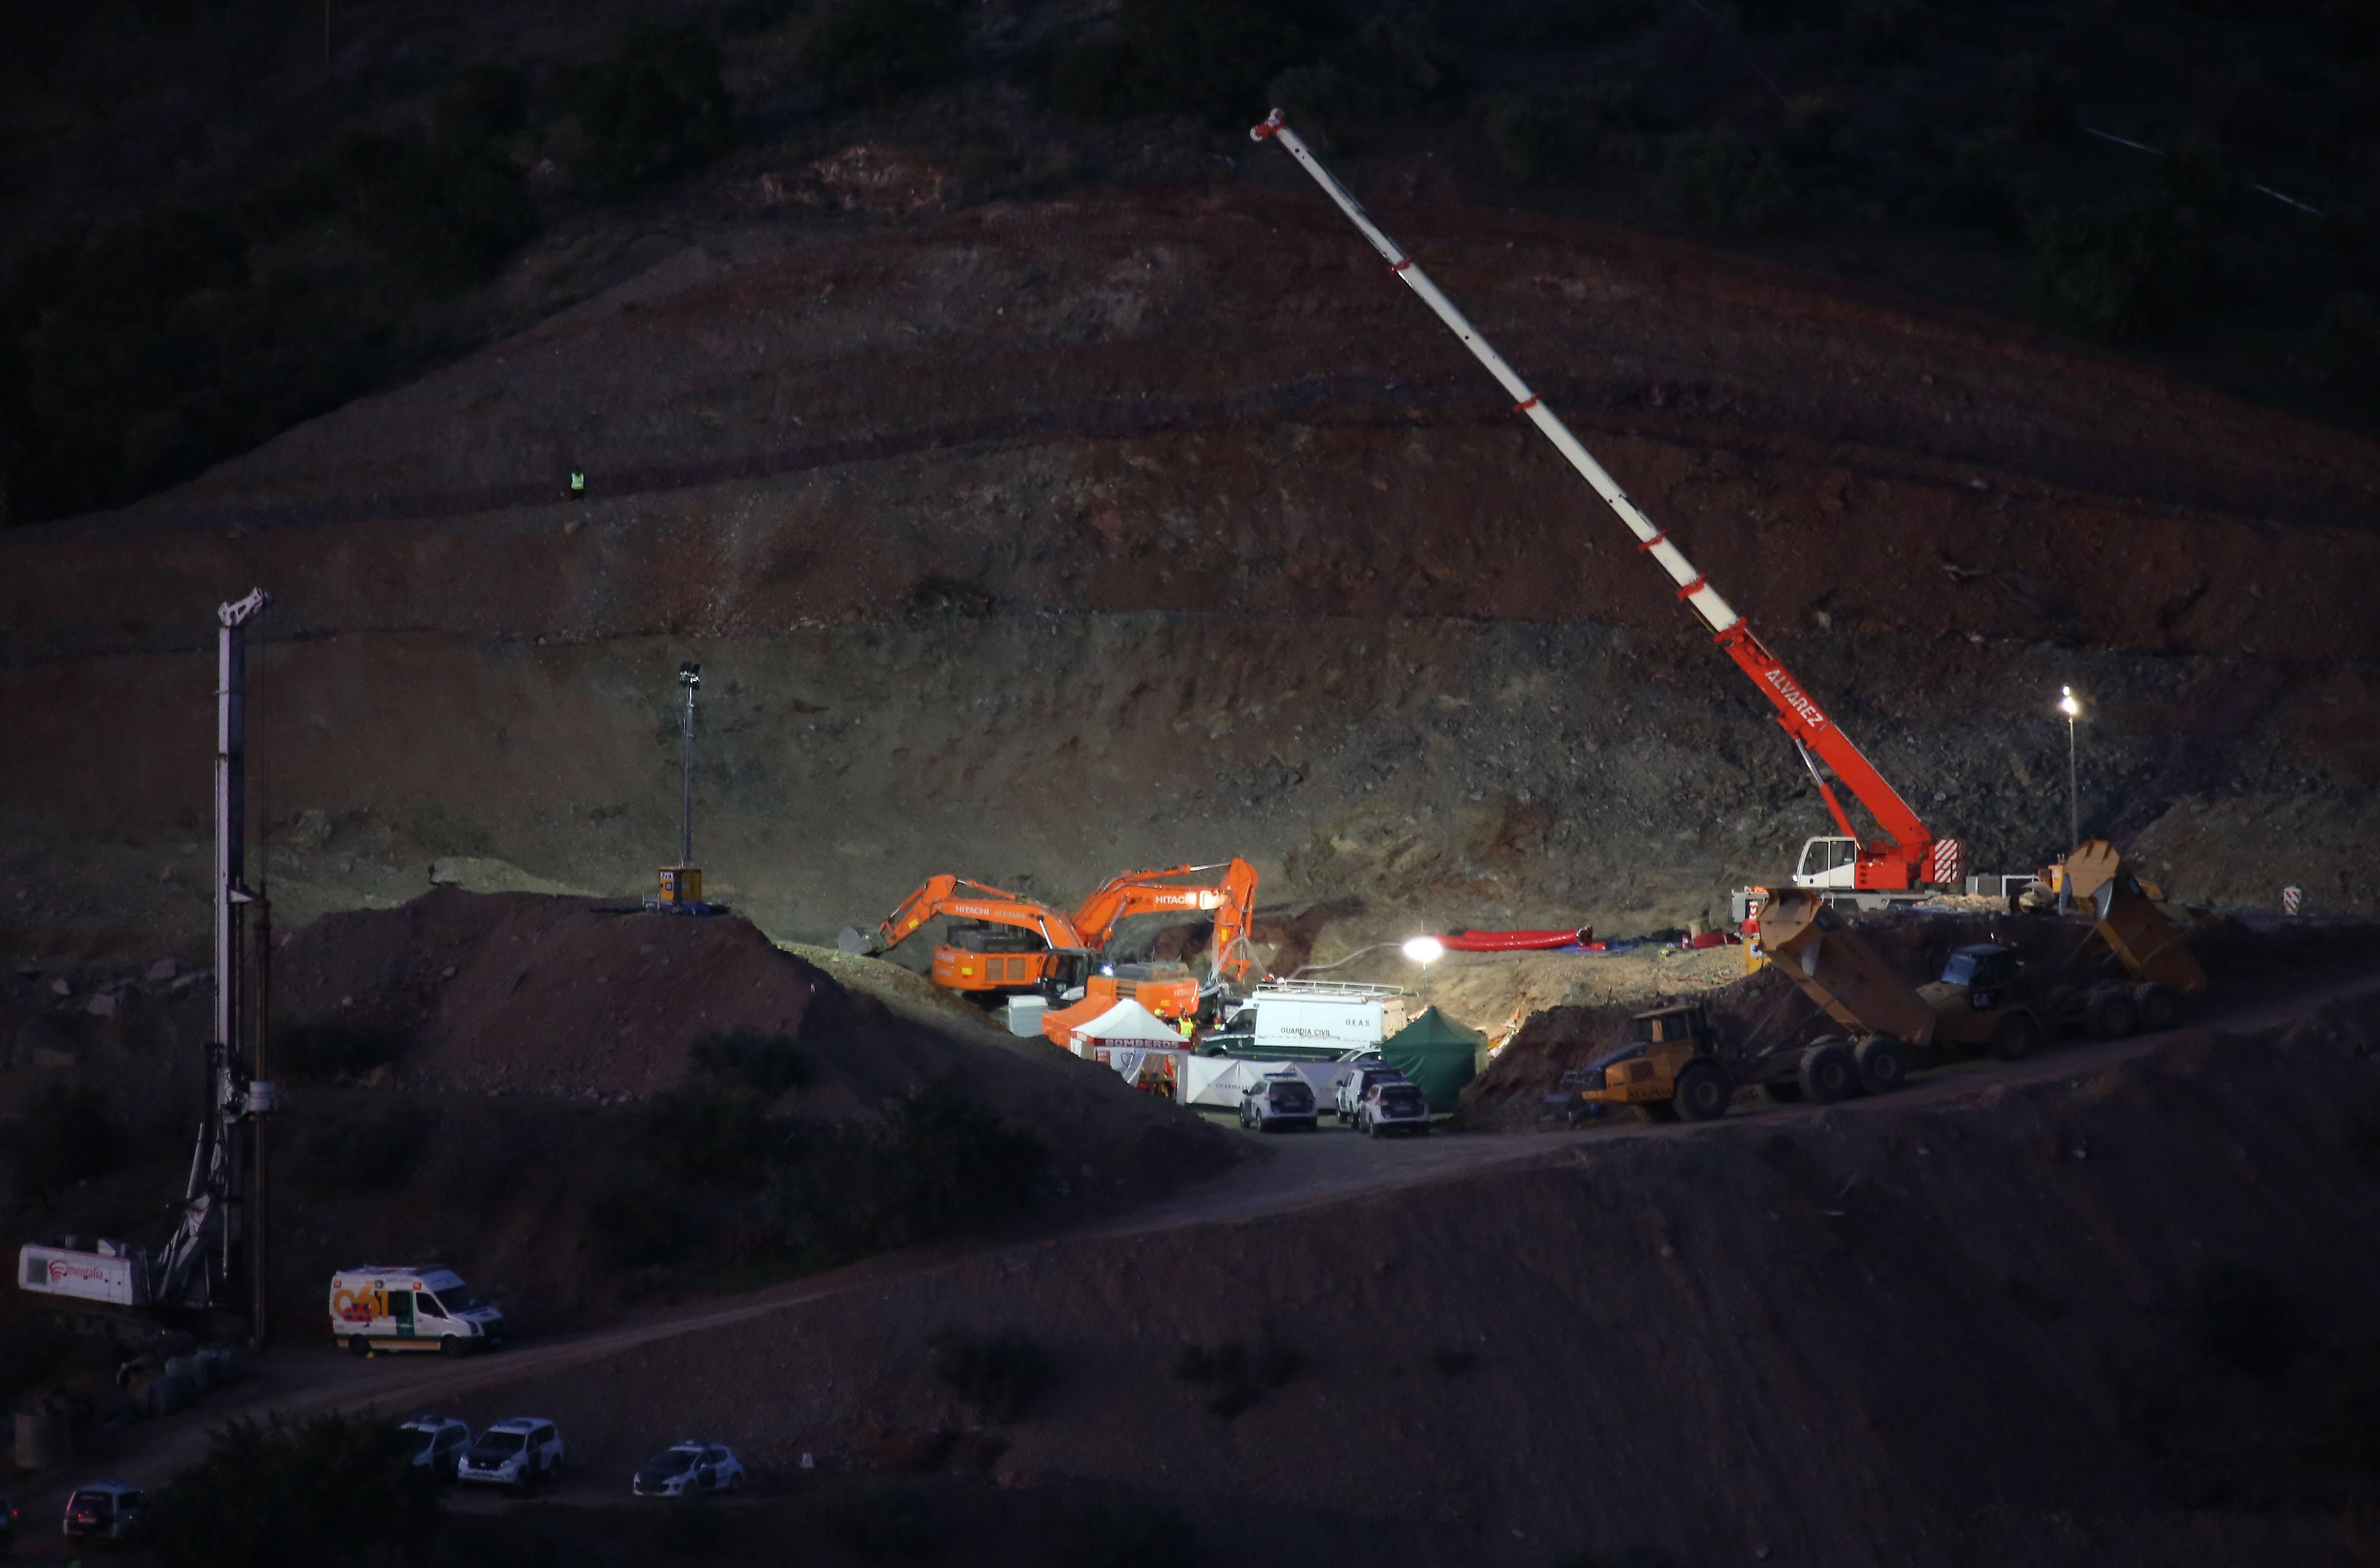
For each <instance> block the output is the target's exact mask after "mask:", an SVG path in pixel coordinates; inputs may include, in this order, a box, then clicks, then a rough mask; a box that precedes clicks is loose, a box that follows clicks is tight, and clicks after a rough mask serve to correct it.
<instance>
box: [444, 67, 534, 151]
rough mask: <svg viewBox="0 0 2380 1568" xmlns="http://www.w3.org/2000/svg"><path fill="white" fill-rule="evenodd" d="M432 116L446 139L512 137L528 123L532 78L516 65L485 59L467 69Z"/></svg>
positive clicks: (468, 140) (466, 140)
mask: <svg viewBox="0 0 2380 1568" xmlns="http://www.w3.org/2000/svg"><path fill="white" fill-rule="evenodd" d="M431 125H432V126H433V128H435V129H436V131H437V134H438V138H439V140H442V141H446V142H451V143H454V144H456V145H467V144H468V143H471V142H476V141H486V140H491V139H492V138H495V137H499V136H512V135H514V134H516V133H517V132H518V131H520V130H522V129H523V128H526V127H527V126H528V77H526V76H524V75H522V74H521V72H520V71H519V70H518V69H516V68H515V67H511V66H507V65H503V64H500V63H498V62H495V61H482V62H480V64H478V65H476V66H472V67H468V68H467V69H466V70H465V71H464V72H463V77H462V79H461V80H460V81H458V82H456V83H455V86H454V87H452V88H450V89H449V90H448V91H446V92H445V93H444V94H443V96H441V97H440V99H439V100H438V103H437V106H436V107H435V108H433V109H432V110H431Z"/></svg>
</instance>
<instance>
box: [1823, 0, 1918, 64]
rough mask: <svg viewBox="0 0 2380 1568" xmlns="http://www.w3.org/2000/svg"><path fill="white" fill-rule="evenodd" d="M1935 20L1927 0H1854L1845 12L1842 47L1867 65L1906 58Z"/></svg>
mask: <svg viewBox="0 0 2380 1568" xmlns="http://www.w3.org/2000/svg"><path fill="white" fill-rule="evenodd" d="M1932 20H1933V18H1932V17H1931V16H1929V15H1928V8H1927V6H1926V5H1925V0H1852V3H1851V8H1850V9H1849V10H1847V11H1845V12H1844V13H1843V48H1844V51H1845V52H1846V53H1848V54H1849V55H1851V57H1852V59H1854V60H1857V61H1859V62H1861V63H1862V64H1864V65H1872V66H1876V65H1885V64H1888V63H1889V62H1891V61H1894V60H1902V59H1906V58H1908V57H1909V56H1910V55H1912V54H1913V53H1915V52H1916V49H1917V44H1918V42H1919V40H1920V39H1921V38H1922V37H1923V36H1924V35H1925V30H1926V27H1927V24H1928V23H1929V22H1931V21H1932Z"/></svg>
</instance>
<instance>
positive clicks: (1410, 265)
mask: <svg viewBox="0 0 2380 1568" xmlns="http://www.w3.org/2000/svg"><path fill="white" fill-rule="evenodd" d="M1248 135H1249V137H1250V138H1251V139H1253V140H1257V141H1262V140H1266V139H1267V138H1271V139H1273V140H1278V141H1279V142H1280V143H1281V146H1282V147H1283V148H1284V149H1286V150H1287V152H1289V155H1290V156H1291V157H1293V158H1295V159H1296V160H1297V162H1298V164H1299V165H1300V166H1301V167H1303V168H1304V169H1305V172H1306V173H1307V174H1309V175H1311V176H1314V183H1315V184H1317V185H1318V186H1320V187H1321V188H1322V189H1323V193H1324V194H1325V195H1327V196H1329V197H1330V200H1331V201H1333V202H1334V203H1336V204H1337V206H1338V208H1339V210H1340V211H1341V212H1342V213H1345V214H1346V215H1347V218H1348V221H1349V222H1351V223H1353V224H1354V225H1355V226H1356V228H1358V229H1360V230H1361V231H1362V232H1363V235H1364V237H1365V238H1366V240H1368V241H1370V242H1371V246H1372V249H1375V250H1377V251H1378V252H1379V253H1380V257H1381V259H1382V260H1383V261H1387V262H1388V263H1389V270H1390V272H1393V273H1396V274H1397V276H1399V277H1401V278H1403V280H1404V282H1405V286H1406V287H1408V288H1410V289H1412V290H1413V291H1414V293H1415V294H1416V295H1418V296H1420V298H1421V301H1422V303H1423V304H1425V305H1427V306H1428V307H1429V308H1430V310H1431V311H1432V312H1434V313H1435V314H1436V315H1437V317H1438V319H1439V321H1441V322H1445V323H1446V326H1447V329H1448V330H1449V331H1451V332H1452V333H1453V334H1454V335H1455V336H1456V337H1457V338H1458V339H1460V340H1461V341H1462V344H1463V347H1465V348H1467V349H1469V350H1470V351H1471V356H1472V358H1473V359H1477V360H1478V361H1479V363H1480V364H1481V365H1482V366H1484V367H1485V368H1486V369H1487V371H1488V374H1489V375H1491V376H1494V377H1495V378H1496V381H1497V383H1498V384H1500V385H1501V386H1502V387H1503V389H1504V390H1505V391H1506V392H1508V393H1510V394H1511V395H1512V411H1513V412H1514V413H1517V414H1524V415H1526V416H1527V417H1528V419H1529V422H1530V423H1532V424H1534V425H1536V427H1537V430H1538V432H1540V433H1541V434H1543V435H1544V436H1545V438H1546V439H1547V440H1548V441H1549V442H1551V443H1552V444H1553V445H1554V449H1555V450H1556V451H1558V452H1560V454H1561V455H1562V456H1563V458H1564V459H1565V460H1566V461H1568V462H1569V464H1570V466H1571V467H1572V468H1575V469H1576V470H1577V471H1578V474H1579V477H1580V478H1582V479H1584V480H1586V482H1587V483H1588V484H1589V485H1591V486H1593V487H1594V490H1595V492H1596V493H1597V495H1599V496H1601V497H1602V498H1603V502H1604V504H1606V505H1607V506H1609V507H1610V508H1611V510H1612V512H1613V514H1614V515H1615V516H1617V517H1619V518H1620V520H1621V522H1622V523H1624V524H1626V525H1627V527H1628V531H1629V532H1631V533H1633V534H1634V535H1635V536H1636V548H1637V549H1638V550H1639V551H1640V552H1642V553H1645V554H1646V555H1649V556H1651V557H1652V558H1653V560H1654V562H1655V563H1656V564H1657V565H1659V566H1660V568H1661V569H1662V570H1663V571H1664V572H1667V573H1668V574H1669V576H1670V581H1671V582H1673V583H1675V584H1676V585H1677V592H1678V599H1679V601H1680V602H1682V603H1683V604H1685V605H1687V606H1688V607H1689V608H1691V609H1692V610H1693V611H1694V614H1696V615H1697V616H1698V617H1700V618H1701V620H1702V623H1703V624H1704V625H1705V626H1707V627H1709V628H1710V631H1711V635H1712V636H1713V637H1714V638H1717V640H1718V644H1719V646H1720V647H1721V648H1723V649H1725V650H1727V653H1728V656H1729V657H1730V658H1731V659H1733V660H1734V661H1735V662H1736V664H1737V665H1738V666H1739V667H1740V668H1742V669H1743V672H1744V673H1745V674H1746V675H1750V676H1751V677H1752V679H1753V683H1754V684H1755V686H1757V687H1760V689H1761V693H1762V695H1764V696H1766V697H1767V699H1768V700H1769V701H1770V702H1771V703H1773V704H1774V705H1775V706H1776V709H1777V714H1778V722H1779V723H1781V724H1782V725H1784V727H1785V732H1786V733H1787V734H1788V735H1791V736H1793V738H1794V739H1796V740H1797V741H1800V742H1802V743H1803V745H1804V746H1806V747H1807V748H1809V749H1810V750H1811V751H1814V752H1815V753H1816V754H1817V755H1818V756H1819V757H1821V758H1823V759H1824V760H1826V763H1827V765H1828V767H1830V768H1832V769H1833V770H1834V772H1835V776H1836V777H1838V778H1840V780H1842V782H1843V784H1845V785H1846V786H1847V787H1849V788H1850V790H1851V792H1852V794H1853V795H1854V796H1858V798H1859V801H1860V803H1861V804H1862V805H1864V806H1865V807H1866V808H1868V810H1869V811H1870V812H1872V813H1874V815H1875V817H1876V821H1877V823H1878V824H1879V825H1880V826H1882V827H1883V829H1884V831H1885V832H1886V833H1888V835H1890V837H1891V839H1892V848H1891V854H1892V857H1893V858H1895V859H1900V860H1905V861H1907V862H1909V863H1910V864H1911V865H1912V866H1913V867H1914V868H1916V869H1920V870H1921V871H1922V870H1923V869H1925V866H1926V862H1927V861H1928V860H1929V858H1930V859H1932V860H1933V861H1935V862H1936V864H1935V866H1934V868H1933V869H1935V870H1936V871H1937V872H1938V871H1940V870H1941V869H1943V867H1944V865H1945V864H1949V863H1952V862H1955V861H1956V860H1957V859H1958V858H1959V855H1958V850H1957V846H1956V841H1951V840H1945V841H1942V844H1941V845H1937V842H1936V840H1935V838H1934V835H1933V834H1932V833H1928V832H1927V831H1926V829H1925V824H1924V823H1923V822H1921V821H1919V820H1917V814H1916V813H1915V812H1914V811H1913V810H1911V809H1910V808H1909V805H1908V803H1907V802H1906V801H1904V800H1902V799H1901V798H1900V794H1899V793H1898V792H1897V791H1895V790H1894V789H1893V787H1892V786H1891V785H1890V784H1887V783H1885V782H1884V775H1883V774H1881V773H1879V772H1876V767H1875V764H1873V763H1871V762H1870V761H1868V760H1867V759H1866V758H1865V757H1864V756H1863V755H1862V754H1861V752H1860V749H1859V748H1857V747H1856V746H1853V745H1852V743H1851V741H1850V740H1849V739H1848V738H1847V737H1846V736H1845V735H1843V733H1842V731H1841V730H1840V729H1838V728H1836V727H1835V725H1834V723H1833V722H1832V721H1831V720H1829V719H1828V717H1827V715H1826V713H1825V711H1823V710H1821V709H1820V708H1819V707H1818V705H1817V703H1816V702H1815V701H1813V700H1812V699H1811V698H1810V696H1809V694H1808V692H1806V691H1805V690H1803V687H1802V686H1801V684H1800V683H1799V682H1797V681H1795V680H1794V679H1793V678H1792V676H1791V675H1788V674H1787V673H1786V670H1785V666H1784V665H1783V664H1782V663H1781V662H1779V660H1778V658H1777V656H1776V655H1775V654H1774V653H1771V652H1770V651H1769V650H1767V648H1766V647H1765V646H1763V645H1762V643H1761V642H1760V640H1759V638H1755V637H1754V636H1753V635H1752V631H1751V628H1750V627H1748V626H1745V625H1744V624H1743V616H1741V615H1739V614H1736V612H1735V607H1734V606H1733V605H1731V604H1730V603H1729V602H1727V601H1726V599H1725V598H1723V597H1721V595H1720V594H1719V591H1718V590H1717V589H1715V588H1713V587H1712V586H1711V585H1710V581H1709V579H1708V578H1706V577H1704V576H1703V575H1702V574H1701V573H1700V572H1698V571H1696V570H1695V569H1694V563H1693V562H1691V561H1689V560H1687V559H1686V556H1685V553H1684V552H1683V551H1682V550H1680V549H1679V548H1678V546H1677V545H1676V543H1675V542H1674V541H1671V540H1670V536H1669V535H1668V534H1667V533H1666V532H1664V531H1663V530H1662V529H1660V528H1658V527H1657V526H1656V525H1655V524H1654V522H1653V520H1652V519H1651V518H1650V517H1646V516H1645V514H1644V512H1643V511H1642V510H1641V509H1640V508H1638V506H1637V505H1636V504H1635V503H1634V502H1633V501H1631V500H1629V499H1628V494H1627V492H1625V491H1623V490H1621V488H1620V481H1619V480H1615V479H1613V478H1612V477H1611V475H1610V474H1609V472H1608V471H1606V470H1605V468H1604V467H1603V465H1602V464H1600V463H1598V462H1597V461H1596V460H1595V456H1594V455H1593V454H1592V453H1590V452H1588V451H1587V449H1586V447H1585V445H1584V444H1581V443H1580V441H1579V439H1578V437H1577V436H1575V435H1573V433H1572V432H1571V429H1570V427H1569V426H1568V425H1566V424H1564V423H1563V422H1562V421H1561V419H1560V416H1559V415H1557V414H1555V413H1554V411H1553V410H1552V409H1550V408H1548V407H1546V406H1545V404H1544V403H1543V402H1541V401H1540V400H1539V399H1538V397H1537V395H1536V393H1535V392H1532V391H1531V390H1529V384H1528V383H1526V382H1524V381H1523V380H1522V379H1521V378H1520V376H1519V375H1518V374H1517V373H1515V372H1514V371H1513V370H1512V366H1510V365H1508V364H1506V363H1505V362H1504V358H1503V356H1502V355H1500V354H1499V353H1497V352H1496V350H1495V348H1494V347H1493V346H1490V345H1489V344H1488V340H1487V338H1485V337H1484V336H1482V335H1481V334H1480V333H1479V329H1478V328H1476V327H1475V326H1473V325H1472V324H1471V322H1470V320H1469V318H1467V317H1465V316H1464V315H1463V312H1462V311H1461V310H1457V309H1456V308H1455V305H1454V302H1453V301H1452V300H1451V299H1449V298H1447V297H1446V296H1445V295H1444V294H1443V293H1441V292H1439V286H1438V285H1437V284H1435V283H1433V282H1432V281H1430V277H1429V274H1428V273H1425V272H1424V271H1422V269H1421V268H1420V266H1418V265H1417V264H1416V263H1415V261H1414V260H1413V258H1412V257H1410V256H1408V255H1406V254H1405V253H1404V251H1403V249H1401V248H1400V247H1399V246H1398V244H1397V242H1396V241H1395V240H1393V239H1391V238H1390V237H1389V236H1388V233H1387V231H1386V230H1384V229H1382V228H1381V227H1380V225H1378V224H1376V223H1374V222H1373V221H1372V216H1371V214H1370V213H1366V212H1365V211H1364V208H1363V205H1362V204H1361V203H1360V202H1358V201H1356V200H1355V198H1354V196H1352V195H1350V194H1349V193H1348V190H1347V188H1346V187H1344V186H1342V185H1341V184H1340V183H1339V181H1338V180H1337V179H1336V178H1335V177H1333V176H1332V175H1331V173H1330V170H1328V169H1326V168H1324V167H1323V166H1322V164H1321V163H1320V162H1319V161H1318V160H1317V159H1316V157H1315V156H1314V154H1313V152H1311V151H1310V150H1309V149H1308V148H1307V147H1306V145H1305V142H1304V141H1303V140H1300V139H1299V137H1298V135H1297V133H1296V132H1295V131H1293V130H1292V129H1290V128H1289V127H1288V126H1287V125H1286V124H1285V123H1283V121H1282V117H1281V111H1280V110H1279V109H1275V110H1274V111H1273V112H1272V114H1271V115H1269V116H1268V117H1267V118H1266V119H1265V121H1264V123H1263V124H1261V125H1258V126H1257V127H1255V128H1252V129H1251V130H1250V131H1249V132H1248ZM1838 809H1840V808H1838ZM1854 836H1856V835H1854ZM1944 846H1947V847H1948V849H1949V854H1948V855H1947V857H1946V855H1945V854H1944ZM1953 874H1955V869H1954V870H1953ZM1937 880H1939V879H1937Z"/></svg>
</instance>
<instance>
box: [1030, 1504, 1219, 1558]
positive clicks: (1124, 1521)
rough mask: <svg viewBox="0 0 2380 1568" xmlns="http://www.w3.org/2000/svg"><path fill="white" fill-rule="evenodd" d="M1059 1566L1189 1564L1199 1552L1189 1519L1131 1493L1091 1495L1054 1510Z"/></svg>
mask: <svg viewBox="0 0 2380 1568" xmlns="http://www.w3.org/2000/svg"><path fill="white" fill-rule="evenodd" d="M1057 1540H1058V1562H1060V1564H1062V1568H1190V1564H1192V1563H1194V1562H1197V1561H1198V1560H1199V1559H1200V1557H1202V1556H1203V1555H1204V1553H1203V1552H1202V1551H1201V1550H1199V1544H1198V1534H1197V1532H1196V1530H1195V1529H1193V1528H1192V1527H1191V1525H1190V1522H1189V1521H1188V1520H1186V1519H1184V1518H1183V1517H1182V1515H1180V1514H1179V1513H1174V1512H1173V1511H1172V1509H1170V1508H1165V1507H1161V1506H1160V1505H1159V1504H1157V1503H1154V1502H1150V1501H1147V1500H1146V1499H1142V1498H1136V1497H1113V1496H1107V1497H1095V1498H1089V1499H1086V1500H1083V1501H1078V1502H1075V1503H1073V1504H1071V1505H1070V1506H1068V1507H1067V1508H1066V1509H1065V1511H1064V1512H1063V1513H1061V1514H1060V1515H1059V1520H1058V1529H1057Z"/></svg>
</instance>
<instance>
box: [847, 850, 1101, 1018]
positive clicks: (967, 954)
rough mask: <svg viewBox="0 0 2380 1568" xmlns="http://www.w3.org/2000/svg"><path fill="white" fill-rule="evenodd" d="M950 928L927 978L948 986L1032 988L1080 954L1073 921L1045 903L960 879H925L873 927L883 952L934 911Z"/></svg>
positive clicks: (1080, 941)
mask: <svg viewBox="0 0 2380 1568" xmlns="http://www.w3.org/2000/svg"><path fill="white" fill-rule="evenodd" d="M942 916H950V917H953V918H956V919H958V920H962V921H965V922H968V923H966V924H963V925H957V926H953V928H952V929H951V931H950V934H949V937H948V939H947V940H946V941H944V942H941V943H939V944H938V945H937V946H936V947H935V948H934V969H933V978H934V983H935V984H936V985H938V986H941V987H944V988H945V989H947V990H950V991H1037V990H1038V989H1040V988H1041V987H1042V986H1043V985H1045V984H1047V983H1048V982H1050V981H1051V980H1054V979H1057V978H1059V973H1060V970H1061V968H1062V967H1063V966H1065V964H1066V961H1067V959H1068V957H1069V956H1070V955H1073V956H1076V957H1086V956H1087V954H1084V952H1083V950H1084V948H1085V946H1086V945H1087V944H1086V943H1085V942H1084V941H1083V939H1082V937H1081V935H1080V934H1078V933H1077V931H1076V930H1075V923H1074V922H1073V921H1072V920H1070V919H1068V918H1066V917H1065V916H1064V915H1063V914H1062V913H1061V912H1059V911H1058V910H1055V909H1052V908H1050V906H1048V905H1046V904H1036V903H1035V902H1034V901H1033V900H1031V899H1029V898H1023V897H1019V896H1018V895H1017V894H1015V893H1010V892H1008V891H1007V890H1005V889H1003V888H996V887H993V886H991V885H990V884H989V883H986V882H975V881H967V880H966V879H965V878H964V877H952V876H939V877H929V878H927V879H926V881H924V882H923V883H922V884H920V885H919V887H918V888H917V892H915V893H911V894H910V895H909V896H908V897H906V898H905V899H903V900H902V901H901V903H900V906H899V907H897V908H895V909H894V910H893V911H892V913H891V914H890V915H887V916H885V917H884V923H883V924H882V925H880V926H878V927H877V928H876V943H875V946H876V951H877V952H879V953H889V952H891V951H892V949H893V948H896V947H898V946H900V945H901V944H902V943H903V942H906V941H908V940H909V938H910V937H911V936H913V935H915V934H916V932H917V928H918V927H920V926H922V925H924V924H925V923H926V922H927V921H929V920H931V919H935V918H939V917H942Z"/></svg>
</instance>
